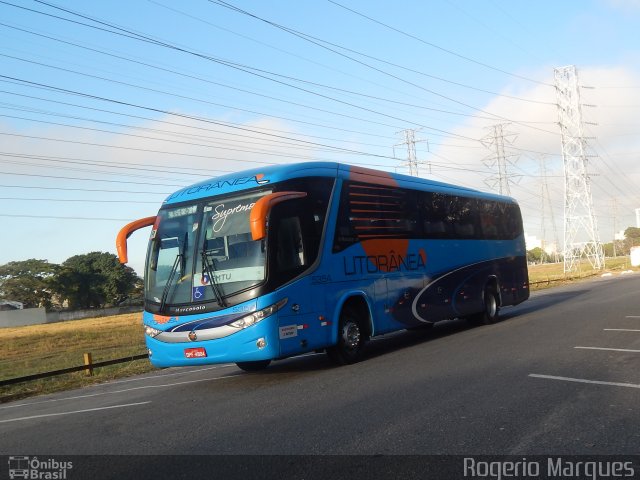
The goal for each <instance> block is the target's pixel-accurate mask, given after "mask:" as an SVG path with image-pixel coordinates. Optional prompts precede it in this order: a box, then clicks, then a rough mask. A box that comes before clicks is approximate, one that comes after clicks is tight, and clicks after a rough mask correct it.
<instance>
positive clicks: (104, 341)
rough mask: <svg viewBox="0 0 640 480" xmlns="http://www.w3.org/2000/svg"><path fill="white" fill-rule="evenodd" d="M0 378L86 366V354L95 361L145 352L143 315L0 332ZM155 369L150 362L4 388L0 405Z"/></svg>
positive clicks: (120, 365) (124, 364)
mask: <svg viewBox="0 0 640 480" xmlns="http://www.w3.org/2000/svg"><path fill="white" fill-rule="evenodd" d="M0 345H2V349H1V350H0V380H6V379H9V378H15V377H22V376H26V375H31V374H35V373H41V372H49V371H52V370H59V369H62V368H67V367H74V366H78V365H83V363H84V361H83V354H84V353H85V352H90V353H91V354H92V357H93V362H100V361H103V360H111V359H115V358H123V357H127V356H132V355H138V354H143V353H145V352H146V347H145V345H144V335H143V331H142V314H140V313H133V314H132V313H129V314H125V315H116V316H111V317H101V318H89V319H85V320H74V321H68V322H60V323H51V324H46V325H31V326H28V327H16V328H0ZM150 370H153V367H152V366H151V364H150V363H149V361H148V360H146V359H145V360H136V361H133V362H127V363H121V364H118V365H111V366H108V367H103V368H97V369H95V370H94V374H93V376H87V375H85V373H84V372H75V373H70V374H65V375H59V376H56V377H50V378H44V379H41V380H35V381H31V382H26V383H20V384H16V385H10V386H5V387H0V402H4V401H8V400H12V399H16V398H22V397H27V396H33V395H39V394H42V393H50V392H55V391H59V390H67V389H70V388H75V387H80V386H84V385H90V384H94V383H99V382H104V381H106V380H110V379H113V378H119V377H124V376H129V375H135V374H138V373H143V372H148V371H150Z"/></svg>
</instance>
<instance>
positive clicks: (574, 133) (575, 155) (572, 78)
mask: <svg viewBox="0 0 640 480" xmlns="http://www.w3.org/2000/svg"><path fill="white" fill-rule="evenodd" d="M553 72H554V78H555V87H556V96H557V99H558V116H559V124H560V133H561V137H562V158H563V161H564V271H565V272H573V271H576V270H578V268H579V262H580V259H581V258H583V257H586V258H587V259H588V260H589V263H591V266H592V267H593V268H594V269H597V270H599V269H601V268H603V267H604V253H603V250H602V244H601V243H600V237H599V235H598V227H597V224H596V217H595V215H594V211H593V197H592V195H591V186H590V182H589V174H588V173H587V154H586V150H587V140H586V138H585V136H584V130H583V120H582V108H581V103H580V87H579V85H578V74H577V72H576V67H575V66H574V65H570V66H567V67H561V68H555V69H554V70H553Z"/></svg>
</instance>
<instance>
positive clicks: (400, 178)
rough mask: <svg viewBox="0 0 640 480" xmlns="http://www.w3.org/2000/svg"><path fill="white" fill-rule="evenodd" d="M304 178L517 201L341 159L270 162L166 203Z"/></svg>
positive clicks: (183, 191)
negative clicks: (347, 181)
mask: <svg viewBox="0 0 640 480" xmlns="http://www.w3.org/2000/svg"><path fill="white" fill-rule="evenodd" d="M300 177H333V178H336V177H339V178H344V179H351V180H356V181H363V182H369V183H375V184H383V185H388V186H398V187H403V188H413V189H416V190H430V191H437V192H443V193H450V194H463V195H469V196H473V197H482V198H491V199H495V200H502V201H509V202H515V200H514V199H512V198H509V197H504V196H501V195H497V194H494V193H487V192H482V191H480V190H474V189H471V188H467V187H462V186H459V185H453V184H449V183H444V182H437V181H434V180H428V179H424V178H419V177H411V176H409V175H402V174H398V173H390V172H385V171H382V170H374V169H370V168H364V167H360V166H354V165H347V164H341V163H337V162H304V163H290V164H282V165H270V166H267V167H260V168H253V169H249V170H243V171H240V172H234V173H229V174H227V175H222V176H219V177H214V178H209V179H207V180H203V181H202V182H199V183H196V184H193V185H190V186H188V187H185V188H183V189H181V190H178V191H176V192H174V193H172V194H171V195H169V196H168V197H167V199H166V200H165V201H164V204H173V203H181V202H184V201H188V200H192V201H193V200H199V199H201V198H205V197H210V196H214V195H225V194H229V193H233V192H240V191H243V190H247V189H249V188H254V187H257V186H260V185H265V186H266V185H269V184H271V183H277V182H281V181H283V180H287V179H291V178H300Z"/></svg>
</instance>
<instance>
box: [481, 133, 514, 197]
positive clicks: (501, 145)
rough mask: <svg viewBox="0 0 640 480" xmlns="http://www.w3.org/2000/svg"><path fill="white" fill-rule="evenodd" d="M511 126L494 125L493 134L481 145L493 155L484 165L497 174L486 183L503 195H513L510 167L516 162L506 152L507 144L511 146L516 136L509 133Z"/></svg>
mask: <svg viewBox="0 0 640 480" xmlns="http://www.w3.org/2000/svg"><path fill="white" fill-rule="evenodd" d="M508 126H509V124H508V123H502V124H498V125H493V126H492V127H491V132H490V133H489V134H488V135H487V136H486V137H484V138H483V139H482V140H481V143H482V144H483V145H484V146H485V147H487V148H488V149H489V150H491V151H492V154H491V155H490V156H489V157H488V158H486V159H485V160H483V163H484V164H485V165H486V166H487V167H489V168H491V169H493V170H494V171H495V172H496V174H495V175H493V176H491V177H489V178H487V179H486V180H485V183H486V184H487V186H488V187H489V188H491V189H493V190H497V191H498V192H499V193H500V194H501V195H511V189H510V188H509V184H510V183H513V181H512V180H511V178H513V177H514V176H515V175H511V174H510V173H509V171H508V168H507V167H508V166H514V164H515V162H516V160H512V159H511V157H513V156H514V155H508V154H507V153H506V151H505V143H506V144H507V145H511V144H512V143H513V140H514V139H515V134H514V133H510V132H508V131H507V128H508Z"/></svg>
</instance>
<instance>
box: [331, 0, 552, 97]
mask: <svg viewBox="0 0 640 480" xmlns="http://www.w3.org/2000/svg"><path fill="white" fill-rule="evenodd" d="M327 1H328V2H329V3H333V4H334V5H336V6H338V7H340V8H343V9H345V10H348V11H350V12H351V13H354V14H356V15H358V16H360V17H363V18H366V19H367V20H369V21H371V22H374V23H377V24H378V25H381V26H383V27H385V28H388V29H389V30H393V31H394V32H396V33H399V34H401V35H404V36H406V37H409V38H412V39H413V40H416V41H418V42H420V43H423V44H425V45H429V46H430V47H433V48H436V49H438V50H441V51H443V52H445V53H448V54H450V55H453V56H455V57H458V58H461V59H463V60H466V61H468V62H472V63H475V64H476V65H480V66H482V67H485V68H488V69H490V70H494V71H496V72H500V73H504V74H505V75H509V76H511V77H515V78H520V79H521V80H527V81H528V82H532V83H537V84H538V85H546V86H548V87H553V85H552V84H550V83H546V82H541V81H539V80H535V79H533V78H529V77H525V76H522V75H518V74H517V73H512V72H508V71H506V70H503V69H501V68H498V67H494V66H492V65H489V64H487V63H483V62H480V61H478V60H475V59H473V58H471V57H467V56H465V55H462V54H459V53H457V52H454V51H453V50H449V49H448V48H444V47H441V46H440V45H436V44H435V43H432V42H428V41H426V40H424V39H422V38H420V37H417V36H415V35H412V34H410V33H407V32H405V31H403V30H400V29H398V28H395V27H392V26H391V25H388V24H386V23H384V22H381V21H379V20H376V19H374V18H372V17H370V16H368V15H365V14H363V13H361V12H358V11H356V10H354V9H352V8H349V7H346V6H345V5H342V4H340V3H338V2H335V1H334V0H327Z"/></svg>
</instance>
